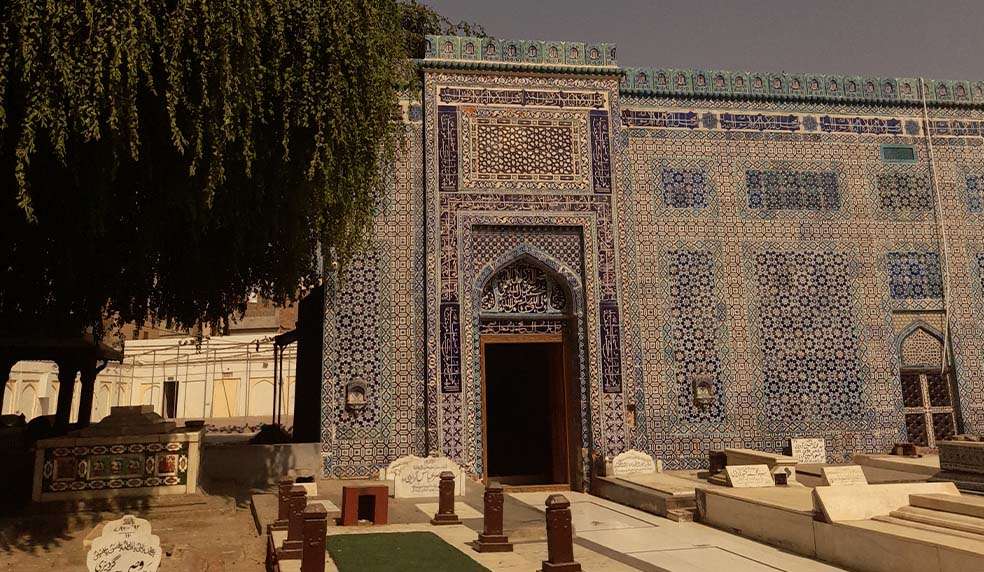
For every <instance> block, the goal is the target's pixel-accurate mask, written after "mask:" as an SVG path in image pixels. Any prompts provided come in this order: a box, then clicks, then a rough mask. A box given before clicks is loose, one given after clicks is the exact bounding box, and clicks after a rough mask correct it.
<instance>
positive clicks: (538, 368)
mask: <svg viewBox="0 0 984 572" xmlns="http://www.w3.org/2000/svg"><path fill="white" fill-rule="evenodd" d="M563 348H564V347H563V344H562V343H561V342H535V343H521V342H520V343H486V344H483V351H484V353H483V359H484V373H485V419H486V422H485V427H486V458H487V463H488V464H487V474H488V477H489V478H490V479H492V480H496V481H498V482H500V483H502V484H507V485H534V484H563V483H568V482H570V480H569V479H570V477H569V463H568V440H567V414H566V412H567V395H566V391H565V382H564V379H565V375H564V359H563Z"/></svg>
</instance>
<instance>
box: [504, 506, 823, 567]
mask: <svg viewBox="0 0 984 572" xmlns="http://www.w3.org/2000/svg"><path fill="white" fill-rule="evenodd" d="M548 495H549V493H510V494H509V496H510V497H512V498H513V499H515V500H517V501H519V502H522V503H525V504H527V505H529V506H530V507H532V508H535V509H537V510H539V511H543V510H544V501H545V500H546V498H547V496H548ZM564 496H566V497H567V498H568V500H570V501H571V514H572V520H573V525H574V534H575V543H576V546H577V547H581V548H586V549H590V551H592V552H595V553H598V554H600V555H605V556H607V557H609V558H611V559H613V560H617V561H619V562H621V563H623V564H625V565H629V566H631V567H632V568H633V569H637V570H652V571H660V572H708V571H726V572H775V571H776V570H784V571H789V572H835V571H840V570H842V569H841V568H837V567H835V566H831V565H829V564H824V563H821V562H817V561H816V560H812V559H810V558H804V557H802V556H797V555H795V554H791V553H788V552H783V551H782V550H779V549H777V548H773V547H771V546H768V545H765V544H761V543H759V542H755V541H754V540H748V539H746V538H742V537H740V536H736V535H734V534H730V533H728V532H724V531H721V530H718V529H716V528H712V527H709V526H705V525H702V524H698V523H693V522H673V521H671V520H668V519H665V518H662V517H658V516H655V515H651V514H648V513H645V512H642V511H639V510H636V509H633V508H630V507H627V506H623V505H620V504H617V503H613V502H611V501H608V500H605V499H602V498H599V497H595V496H591V495H587V494H584V493H576V492H571V493H564ZM582 564H583V563H582ZM585 569H586V570H588V569H589V568H587V567H585Z"/></svg>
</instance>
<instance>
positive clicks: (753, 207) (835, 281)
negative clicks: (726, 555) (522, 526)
mask: <svg viewBox="0 0 984 572" xmlns="http://www.w3.org/2000/svg"><path fill="white" fill-rule="evenodd" d="M621 103H622V107H623V112H622V118H623V129H624V131H623V134H624V137H625V139H626V142H627V147H626V153H627V155H626V162H625V170H624V173H625V177H626V179H627V181H626V183H625V184H624V198H623V201H622V203H621V209H620V211H619V213H620V224H621V225H622V227H623V228H621V229H620V233H619V234H620V236H621V237H622V240H623V242H622V243H621V244H620V246H621V252H622V256H623V258H624V259H625V260H624V262H623V265H622V268H623V269H624V270H625V277H626V292H627V294H626V299H627V300H632V301H635V302H636V303H637V307H636V309H635V310H634V311H633V313H632V314H630V315H628V316H626V317H625V319H624V322H625V323H627V324H630V327H631V325H634V326H636V327H637V328H638V330H637V332H638V339H637V340H633V341H632V342H631V347H632V349H633V351H635V352H636V353H635V355H637V356H638V359H639V362H640V363H641V367H640V373H639V381H640V383H641V384H642V386H643V389H642V390H641V391H636V392H635V393H634V398H635V400H636V410H637V411H638V412H640V413H639V414H637V419H636V421H637V423H636V432H635V442H636V445H637V446H638V447H639V448H642V449H644V450H647V451H649V452H650V453H652V454H654V455H655V456H657V457H659V458H662V459H663V460H664V461H665V462H666V463H667V465H668V466H670V467H676V468H698V467H701V466H703V465H704V464H705V463H706V455H707V451H708V450H710V449H715V448H721V447H727V446H743V447H755V448H762V449H765V450H771V451H780V450H781V449H782V447H783V446H784V445H785V443H786V440H787V439H788V438H790V437H797V436H804V437H824V438H826V440H827V444H828V450H829V453H830V454H831V456H832V457H833V458H835V459H838V458H847V456H848V455H850V453H852V452H854V451H878V450H884V449H886V448H887V447H889V446H890V445H891V444H892V443H893V442H895V441H899V440H905V439H906V438H907V437H906V434H905V421H904V415H903V413H902V400H901V387H900V384H899V374H898V370H899V344H900V341H901V339H902V338H903V336H904V335H905V334H907V330H906V328H907V327H909V326H911V325H913V324H915V323H923V322H924V321H930V322H931V321H932V320H933V319H935V318H938V317H940V316H942V313H943V312H944V310H945V309H946V308H947V304H946V303H945V302H944V299H945V298H946V296H949V300H950V302H949V307H950V313H951V324H950V334H951V340H952V343H953V346H954V350H953V354H954V355H953V361H954V362H955V366H956V368H955V369H956V371H955V376H956V386H957V390H958V394H959V395H960V399H961V403H962V405H963V409H964V413H963V421H964V427H965V430H973V428H974V427H977V428H978V429H977V430H980V427H981V425H980V419H981V397H980V395H981V394H980V393H979V389H978V388H979V387H980V384H981V380H980V379H979V377H980V374H979V373H978V372H979V371H981V364H980V357H979V355H980V354H979V353H976V354H975V353H974V352H975V351H976V352H979V351H980V349H979V348H980V345H979V340H980V335H979V331H980V325H979V320H980V317H981V315H982V311H981V302H980V300H981V294H980V289H981V281H980V278H975V276H979V273H980V268H978V259H975V258H973V257H968V255H967V254H965V253H964V250H965V248H967V249H977V250H975V252H977V251H979V248H978V247H977V246H976V245H977V244H978V243H979V241H980V236H981V234H980V233H981V218H980V215H978V214H976V213H977V212H979V210H980V209H979V207H978V204H979V201H978V200H977V199H976V198H977V197H978V196H979V190H978V188H977V185H978V179H977V178H976V177H977V175H976V174H975V173H977V172H978V171H975V169H976V168H978V165H979V164H980V162H981V159H982V158H984V153H982V147H981V143H982V141H981V139H980V138H979V137H974V138H971V137H965V138H956V137H951V138H943V137H939V138H936V139H935V140H934V144H935V149H934V152H935V157H936V162H935V164H936V168H937V172H936V173H935V175H936V177H937V178H938V183H939V187H940V191H941V202H942V204H943V212H944V213H945V216H943V217H937V216H936V210H937V198H936V196H935V193H934V190H933V177H934V173H933V172H932V170H931V169H930V168H929V163H928V161H927V158H928V156H929V151H928V149H927V146H926V142H925V141H924V139H923V138H922V137H910V136H907V135H905V134H904V131H905V127H904V126H905V125H907V124H909V125H910V128H909V129H908V131H909V132H913V133H916V134H920V133H921V132H922V130H921V128H920V125H921V121H918V117H913V115H916V112H915V110H913V109H912V108H895V109H893V108H880V107H877V106H871V107H864V106H854V107H849V106H845V105H829V106H827V105H821V104H815V103H814V104H806V103H800V104H793V103H790V104H786V106H787V107H788V108H789V111H790V112H792V113H791V114H790V115H783V114H779V113H775V111H777V110H779V109H781V108H782V107H783V104H780V103H777V102H751V101H748V102H740V101H732V102H728V104H729V105H730V106H731V107H732V108H731V109H727V108H723V106H724V102H721V101H700V100H699V99H697V98H692V99H670V98H665V99H662V98H657V97H645V98H642V97H639V98H635V97H626V96H625V94H624V93H623V99H622V102H621ZM704 105H706V107H703V108H702V106H704ZM756 108H758V109H756ZM934 111H935V112H937V113H952V114H962V115H965V114H967V113H969V111H967V110H956V109H954V110H948V111H944V110H934ZM848 113H850V114H856V115H857V117H859V118H860V119H864V116H866V115H867V116H878V117H880V118H881V119H879V121H849V122H839V123H837V124H839V125H842V126H845V127H844V128H836V129H834V128H829V129H827V128H824V125H833V124H830V123H826V122H825V121H824V118H826V117H831V116H834V115H835V114H838V115H841V114H848ZM687 114H693V115H694V116H695V117H697V118H701V120H700V121H695V122H692V123H686V124H683V123H680V122H677V123H675V124H671V123H666V122H658V121H653V120H651V118H655V117H659V118H665V117H681V116H685V115H687ZM886 115H887V116H888V119H892V121H888V120H887V119H886V117H885V116H886ZM626 118H629V120H628V121H626ZM640 118H641V119H640ZM869 118H870V117H869ZM814 119H815V120H816V121H812V120H814ZM898 126H902V127H901V129H899V128H897V127H898ZM886 144H891V145H912V146H914V147H915V151H916V153H915V155H916V159H915V161H912V162H907V163H905V164H899V163H891V162H888V161H886V160H884V159H883V156H882V146H883V145H886ZM709 189H710V190H711V191H710V192H709V191H708V190H709ZM704 197H707V198H704ZM940 219H942V220H940ZM942 233H946V236H947V238H948V243H949V248H948V251H947V253H946V254H944V253H943V249H944V246H943V244H942V240H941V239H940V238H941V236H942ZM973 237H976V238H973ZM960 238H966V239H968V240H967V241H966V242H965V243H964V244H966V246H964V245H962V244H960V243H961V242H962V241H961V240H959V239H960ZM947 254H948V255H949V258H948V259H947V260H946V264H947V266H948V267H949V274H948V276H944V274H943V270H942V269H943V268H944V264H945V263H944V257H945V256H946V255H947ZM971 274H973V276H971ZM947 288H948V289H949V293H948V294H946V293H945V290H946V289H947ZM971 291H973V292H971ZM945 294H946V295H945ZM631 303H632V302H626V306H628V305H630V304H631ZM927 327H928V326H927ZM941 328H942V326H940V325H936V326H935V328H931V329H932V331H934V333H938V332H940V331H941ZM629 337H631V334H630V336H629ZM738 356H740V357H738ZM938 363H939V362H938V361H937V363H936V364H935V365H936V366H938ZM702 378H703V379H709V380H710V381H711V383H712V387H713V398H712V399H710V400H709V401H707V402H705V404H702V405H698V404H696V403H695V400H694V389H693V388H694V383H695V380H698V379H702Z"/></svg>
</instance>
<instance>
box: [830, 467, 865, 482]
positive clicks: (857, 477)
mask: <svg viewBox="0 0 984 572" xmlns="http://www.w3.org/2000/svg"><path fill="white" fill-rule="evenodd" d="M820 474H821V476H822V477H823V484H825V485H829V486H841V485H866V484H868V479H867V477H865V476H864V470H863V469H861V466H860V465H845V466H841V467H821V468H820Z"/></svg>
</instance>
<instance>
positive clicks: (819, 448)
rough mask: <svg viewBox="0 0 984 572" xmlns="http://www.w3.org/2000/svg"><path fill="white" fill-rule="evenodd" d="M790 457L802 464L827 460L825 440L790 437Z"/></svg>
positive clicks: (820, 462)
mask: <svg viewBox="0 0 984 572" xmlns="http://www.w3.org/2000/svg"><path fill="white" fill-rule="evenodd" d="M789 448H790V451H791V453H792V454H791V455H790V456H791V457H795V458H796V459H797V460H798V461H799V462H800V463H804V464H823V463H826V462H827V442H826V441H825V440H824V439H790V440H789Z"/></svg>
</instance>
